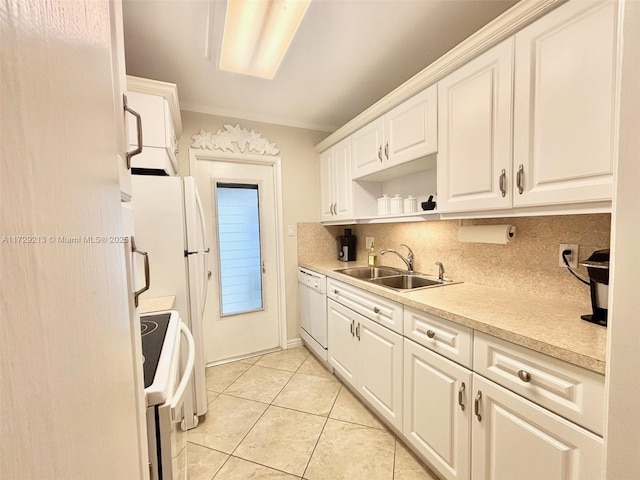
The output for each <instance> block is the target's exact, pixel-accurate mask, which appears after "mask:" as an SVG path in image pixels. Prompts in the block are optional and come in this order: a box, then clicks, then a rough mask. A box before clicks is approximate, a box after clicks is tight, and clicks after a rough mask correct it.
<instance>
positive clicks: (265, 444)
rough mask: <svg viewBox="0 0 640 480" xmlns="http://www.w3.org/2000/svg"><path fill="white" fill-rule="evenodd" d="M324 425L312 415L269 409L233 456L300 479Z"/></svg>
mask: <svg viewBox="0 0 640 480" xmlns="http://www.w3.org/2000/svg"><path fill="white" fill-rule="evenodd" d="M325 421H326V419H325V418H323V417H319V416H316V415H310V414H308V413H302V412H297V411H294V410H288V409H286V408H279V407H275V406H271V407H269V409H268V410H267V411H266V412H265V413H264V415H263V416H262V418H260V420H259V421H258V423H256V425H255V427H253V429H252V430H251V431H250V432H249V434H248V435H247V436H246V438H245V439H244V440H243V441H242V443H241V444H240V446H239V447H238V448H237V449H236V450H235V451H234V452H233V455H234V456H237V457H241V458H244V459H245V460H250V461H253V462H256V463H260V464H262V465H266V466H268V467H272V468H275V469H278V470H282V471H284V472H287V473H291V474H292V475H297V476H301V475H302V473H303V472H304V469H305V467H306V466H307V462H308V461H309V458H310V457H311V453H312V452H313V448H314V447H315V445H316V442H317V440H318V437H319V436H320V433H321V432H322V427H323V425H324V423H325Z"/></svg>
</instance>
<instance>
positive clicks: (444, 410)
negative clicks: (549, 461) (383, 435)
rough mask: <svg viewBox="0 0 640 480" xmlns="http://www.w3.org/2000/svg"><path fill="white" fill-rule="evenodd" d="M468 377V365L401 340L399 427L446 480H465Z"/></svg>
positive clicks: (469, 392)
mask: <svg viewBox="0 0 640 480" xmlns="http://www.w3.org/2000/svg"><path fill="white" fill-rule="evenodd" d="M471 378H472V373H471V371H470V370H469V369H467V368H464V367H462V366H460V365H457V364H456V363H454V362H452V361H451V360H447V359H446V358H444V357H442V356H440V355H438V354H437V353H434V352H432V351H430V350H428V349H426V348H424V347H422V346H420V345H418V344H416V343H414V342H412V341H411V340H407V339H405V340H404V409H403V410H404V412H403V415H404V426H403V430H402V431H403V434H404V436H405V438H406V440H407V441H408V442H409V443H410V444H411V445H412V446H413V447H414V448H415V449H416V450H417V451H418V452H419V453H420V454H422V455H423V456H424V457H425V459H427V460H428V461H429V462H430V463H431V464H432V465H433V466H434V467H435V468H436V470H437V471H438V472H439V473H440V474H441V475H442V476H443V477H444V478H446V479H449V480H451V479H456V480H457V479H468V478H469V472H470V464H471V459H470V450H469V448H470V445H469V443H470V442H469V439H470V436H471V412H472V405H471V398H472V397H471V393H472V390H471V388H472V385H471ZM513 478H519V477H513Z"/></svg>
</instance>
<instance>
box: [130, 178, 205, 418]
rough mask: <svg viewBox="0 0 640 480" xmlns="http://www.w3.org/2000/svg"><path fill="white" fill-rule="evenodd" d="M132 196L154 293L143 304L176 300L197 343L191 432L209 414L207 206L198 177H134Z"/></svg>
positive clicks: (188, 413) (189, 405)
mask: <svg viewBox="0 0 640 480" xmlns="http://www.w3.org/2000/svg"><path fill="white" fill-rule="evenodd" d="M132 192H133V196H132V201H131V205H132V207H133V214H134V228H135V238H136V245H137V247H138V248H139V249H140V250H144V251H145V252H147V253H148V255H149V270H150V282H149V290H147V291H146V292H144V293H143V294H142V295H141V297H140V298H152V297H164V296H169V295H173V296H175V298H176V301H175V306H174V308H175V310H177V311H178V312H179V313H180V317H181V318H182V320H183V321H184V322H185V323H186V324H187V327H188V328H189V330H191V333H192V335H193V338H194V342H195V367H194V373H193V379H192V382H191V387H190V388H189V389H188V390H187V396H186V397H185V402H184V419H183V424H182V427H183V429H185V428H186V429H191V428H194V427H195V426H197V424H198V416H201V415H204V414H205V413H206V411H207V389H206V384H205V372H204V371H205V366H206V365H205V357H204V340H203V321H202V316H203V312H204V303H205V300H206V292H207V281H208V275H209V271H208V267H207V253H208V248H207V247H206V238H205V223H204V221H205V219H204V214H203V210H202V204H201V202H200V197H199V196H198V191H197V189H196V182H195V179H194V178H193V177H162V176H152V175H133V178H132ZM137 269H138V271H142V270H141V269H140V266H138V268H137ZM138 276H139V277H141V275H138ZM185 360H186V359H183V362H184V361H185Z"/></svg>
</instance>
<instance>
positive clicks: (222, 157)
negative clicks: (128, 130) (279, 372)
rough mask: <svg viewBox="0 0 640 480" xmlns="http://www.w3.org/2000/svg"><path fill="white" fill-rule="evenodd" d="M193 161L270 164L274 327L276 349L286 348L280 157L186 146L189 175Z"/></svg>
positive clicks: (194, 162) (192, 169)
mask: <svg viewBox="0 0 640 480" xmlns="http://www.w3.org/2000/svg"><path fill="white" fill-rule="evenodd" d="M197 160H201V161H208V162H217V161H220V162H234V163H245V164H253V165H270V166H272V167H273V186H274V190H275V191H274V194H275V201H276V205H275V210H276V211H275V221H276V270H277V271H276V279H277V286H278V301H277V305H276V312H277V314H278V328H279V329H280V348H282V349H283V350H285V349H286V348H287V322H286V318H287V301H286V300H287V298H286V284H285V275H284V273H285V266H284V219H283V215H282V161H281V159H280V157H272V156H267V155H254V154H250V153H232V152H217V151H210V150H201V149H197V148H190V149H189V165H190V166H191V168H190V170H191V174H192V175H195V168H194V167H195V164H196V161H197Z"/></svg>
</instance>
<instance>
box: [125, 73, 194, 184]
mask: <svg viewBox="0 0 640 480" xmlns="http://www.w3.org/2000/svg"><path fill="white" fill-rule="evenodd" d="M127 85H128V94H127V100H128V104H129V107H130V108H131V109H133V110H134V111H135V112H137V113H138V114H140V116H141V117H142V152H141V153H140V154H139V155H136V156H135V157H133V158H132V163H131V166H132V169H133V173H147V174H154V175H176V174H177V172H178V137H179V136H180V134H181V127H180V125H181V122H180V119H179V118H175V117H176V115H177V116H178V117H179V115H180V113H179V107H178V106H177V105H178V98H177V88H176V86H175V85H173V84H169V83H165V82H157V81H155V80H147V79H141V78H137V77H127ZM172 104H173V107H172ZM176 111H177V113H176ZM127 125H128V127H127V134H128V142H129V148H130V149H133V148H136V147H137V146H138V133H137V127H136V121H135V119H134V118H133V116H127Z"/></svg>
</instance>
